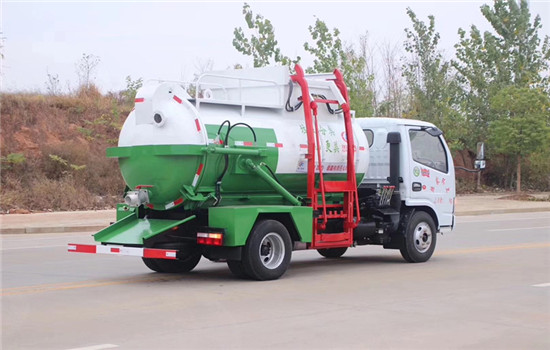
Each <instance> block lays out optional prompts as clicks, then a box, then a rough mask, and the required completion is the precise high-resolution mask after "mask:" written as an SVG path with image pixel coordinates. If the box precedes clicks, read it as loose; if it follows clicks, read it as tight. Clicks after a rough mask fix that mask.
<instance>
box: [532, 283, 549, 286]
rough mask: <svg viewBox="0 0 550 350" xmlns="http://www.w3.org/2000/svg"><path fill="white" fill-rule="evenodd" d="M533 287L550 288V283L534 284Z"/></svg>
mask: <svg viewBox="0 0 550 350" xmlns="http://www.w3.org/2000/svg"><path fill="white" fill-rule="evenodd" d="M531 287H550V283H540V284H533V285H532V286H531Z"/></svg>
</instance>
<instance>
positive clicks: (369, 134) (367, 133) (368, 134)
mask: <svg viewBox="0 0 550 350" xmlns="http://www.w3.org/2000/svg"><path fill="white" fill-rule="evenodd" d="M363 132H364V133H365V136H366V137H367V141H368V142H369V148H370V147H372V144H373V142H374V132H373V131H372V130H369V129H365V130H363Z"/></svg>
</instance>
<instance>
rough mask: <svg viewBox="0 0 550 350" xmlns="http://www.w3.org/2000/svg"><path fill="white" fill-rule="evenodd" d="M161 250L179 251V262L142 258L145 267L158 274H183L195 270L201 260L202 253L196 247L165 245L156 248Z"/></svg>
mask: <svg viewBox="0 0 550 350" xmlns="http://www.w3.org/2000/svg"><path fill="white" fill-rule="evenodd" d="M155 248H160V249H176V250H178V251H179V253H178V257H180V256H181V257H180V258H179V259H178V260H170V259H153V258H142V259H143V263H144V264H145V266H147V267H148V268H150V269H151V270H153V271H156V272H162V273H183V272H189V271H191V270H193V269H194V268H195V267H196V266H197V264H198V263H199V261H200V260H201V252H200V250H199V249H197V247H196V246H191V245H183V246H182V245H181V244H178V245H177V246H176V245H174V244H163V245H158V246H155Z"/></svg>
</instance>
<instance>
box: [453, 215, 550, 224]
mask: <svg viewBox="0 0 550 350" xmlns="http://www.w3.org/2000/svg"><path fill="white" fill-rule="evenodd" d="M493 215H501V214H493ZM468 218H471V219H474V220H468ZM478 218H479V216H478V215H476V216H459V217H457V218H456V221H457V223H458V224H474V223H479V222H503V221H525V220H541V219H542V220H547V217H545V216H543V217H540V216H537V217H528V218H501V219H496V220H479V219H478Z"/></svg>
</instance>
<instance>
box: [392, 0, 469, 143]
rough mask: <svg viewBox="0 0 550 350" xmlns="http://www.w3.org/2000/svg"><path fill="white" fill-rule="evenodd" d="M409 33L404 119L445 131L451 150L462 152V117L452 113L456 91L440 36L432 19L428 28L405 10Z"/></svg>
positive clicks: (407, 33)
mask: <svg viewBox="0 0 550 350" xmlns="http://www.w3.org/2000/svg"><path fill="white" fill-rule="evenodd" d="M407 14H408V15H409V18H410V19H411V21H412V24H413V27H412V29H408V28H406V29H405V33H406V35H407V40H406V41H405V51H406V52H408V53H409V54H410V57H409V59H408V60H406V61H405V63H404V65H403V75H404V76H405V79H406V81H407V84H408V87H409V94H410V98H411V106H410V108H411V110H410V112H409V113H408V116H407V117H410V118H415V119H421V120H425V121H428V122H431V123H434V124H435V125H438V126H439V127H440V128H441V129H442V130H443V131H445V134H446V138H447V140H448V141H449V143H450V144H451V146H452V147H453V148H455V149H456V148H461V145H462V133H461V132H460V128H457V126H458V125H460V124H462V120H461V116H460V115H459V114H458V113H456V112H455V109H454V108H453V107H454V103H455V96H456V87H455V85H454V77H453V75H452V74H451V70H450V68H451V67H450V63H449V62H447V61H446V60H445V59H444V58H443V55H442V54H441V52H440V51H439V49H438V44H439V38H440V37H439V33H438V32H437V31H436V30H435V18H434V16H431V15H430V16H428V19H429V22H428V24H426V23H424V22H423V21H422V20H420V19H418V18H417V16H416V14H415V13H414V12H413V11H412V10H411V9H410V8H408V9H407Z"/></svg>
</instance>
